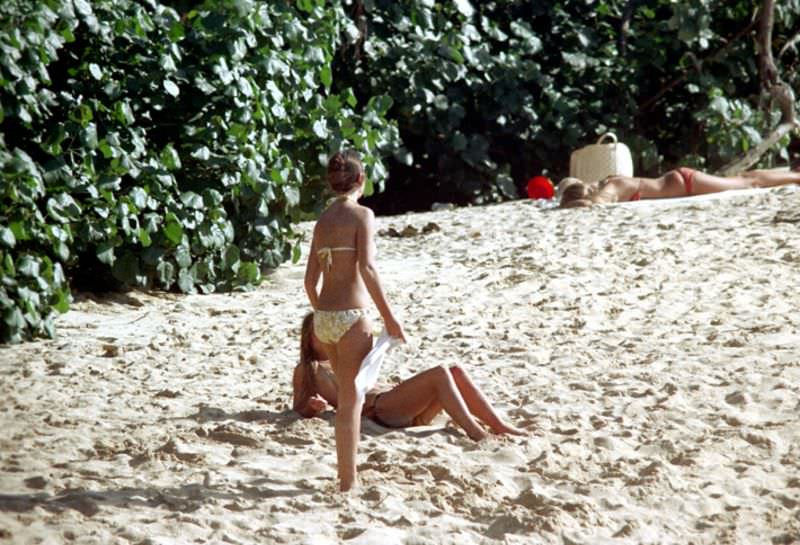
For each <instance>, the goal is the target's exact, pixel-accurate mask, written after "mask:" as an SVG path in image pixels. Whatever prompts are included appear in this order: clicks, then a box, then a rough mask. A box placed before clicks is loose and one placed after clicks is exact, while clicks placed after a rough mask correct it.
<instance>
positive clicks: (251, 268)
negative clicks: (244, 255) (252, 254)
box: [239, 261, 261, 284]
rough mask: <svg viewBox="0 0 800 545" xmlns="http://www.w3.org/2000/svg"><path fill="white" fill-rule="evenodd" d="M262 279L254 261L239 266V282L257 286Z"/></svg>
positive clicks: (244, 262)
mask: <svg viewBox="0 0 800 545" xmlns="http://www.w3.org/2000/svg"><path fill="white" fill-rule="evenodd" d="M260 279H261V273H260V272H259V270H258V265H256V264H255V263H253V262H252V261H243V262H242V263H241V264H240V265H239V280H240V281H242V282H244V283H245V284H257V283H258V282H259V280H260Z"/></svg>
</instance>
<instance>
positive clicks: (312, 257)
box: [305, 226, 321, 310]
mask: <svg viewBox="0 0 800 545" xmlns="http://www.w3.org/2000/svg"><path fill="white" fill-rule="evenodd" d="M320 272H321V269H320V266H319V258H318V257H317V228H316V226H315V227H314V234H313V236H312V237H311V248H310V249H309V251H308V261H307V262H306V276H305V288H306V294H307V295H308V300H309V301H310V302H311V308H313V309H314V310H316V308H317V301H318V299H319V293H317V284H319V276H320Z"/></svg>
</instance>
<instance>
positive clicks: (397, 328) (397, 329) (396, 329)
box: [383, 318, 406, 342]
mask: <svg viewBox="0 0 800 545" xmlns="http://www.w3.org/2000/svg"><path fill="white" fill-rule="evenodd" d="M383 325H385V326H386V333H388V334H389V335H391V336H392V337H394V338H396V339H400V340H401V341H403V342H406V332H405V331H403V326H402V325H400V322H398V321H397V320H395V319H394V318H390V319H389V320H385V321H384V324H383Z"/></svg>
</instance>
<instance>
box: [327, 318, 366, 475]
mask: <svg viewBox="0 0 800 545" xmlns="http://www.w3.org/2000/svg"><path fill="white" fill-rule="evenodd" d="M371 348H372V333H371V330H370V325H369V322H368V321H367V320H365V319H363V318H362V319H360V320H359V321H358V322H356V323H355V324H353V327H351V328H350V330H349V331H348V332H347V333H345V334H344V336H342V338H341V339H339V342H338V343H337V344H336V350H335V355H334V354H329V356H330V357H331V366H332V367H333V369H334V373H335V375H336V384H337V389H336V401H337V404H336V417H335V419H334V426H335V429H336V460H337V468H338V473H339V489H340V490H342V491H346V490H350V489H351V488H352V487H353V486H355V484H356V454H357V452H358V437H359V434H360V433H361V403H359V400H358V399H357V398H356V385H355V381H356V375H357V374H358V369H359V368H360V367H361V361H362V360H363V359H364V357H365V356H366V355H367V353H368V352H369V351H370V349H371Z"/></svg>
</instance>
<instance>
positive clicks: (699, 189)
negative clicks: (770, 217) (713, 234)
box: [559, 167, 800, 208]
mask: <svg viewBox="0 0 800 545" xmlns="http://www.w3.org/2000/svg"><path fill="white" fill-rule="evenodd" d="M562 184H563V185H562ZM789 184H800V172H796V171H777V170H750V171H747V172H743V173H741V174H739V175H738V176H731V177H721V176H714V175H713V174H706V173H705V172H701V171H699V170H694V169H691V168H686V167H681V168H678V169H676V170H671V171H669V172H667V173H666V174H664V175H663V176H661V177H660V178H631V177H627V176H609V177H608V178H606V179H604V180H601V181H600V182H598V183H596V184H587V183H584V182H582V181H581V180H579V179H577V178H565V179H564V180H562V181H561V184H559V185H561V186H562V187H560V188H559V190H560V193H561V207H562V208H575V207H582V206H592V205H593V204H608V203H615V202H628V201H638V200H640V199H669V198H675V197H687V196H691V195H706V194H708V193H719V192H721V191H728V190H731V189H755V188H759V187H777V186H781V185H789Z"/></svg>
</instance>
